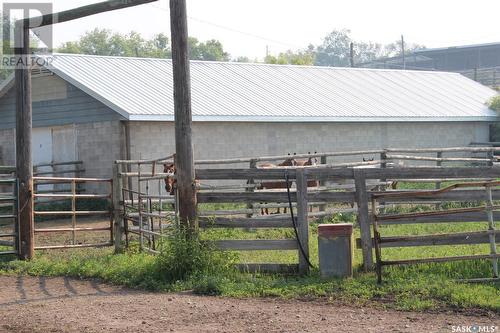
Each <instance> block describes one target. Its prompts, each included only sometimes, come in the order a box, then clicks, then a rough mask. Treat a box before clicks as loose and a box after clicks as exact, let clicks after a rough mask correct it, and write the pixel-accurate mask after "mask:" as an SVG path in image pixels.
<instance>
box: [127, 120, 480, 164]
mask: <svg viewBox="0 0 500 333" xmlns="http://www.w3.org/2000/svg"><path fill="white" fill-rule="evenodd" d="M130 136H131V156H132V158H133V159H136V158H137V159H139V158H143V159H147V158H156V157H161V156H166V155H169V154H171V153H172V152H174V151H175V143H174V125H173V123H171V122H169V123H165V122H132V123H131V126H130ZM488 136H489V124H488V123H479V122H477V123H474V122H469V123H465V122H442V123H432V122H426V123H231V122H226V123H220V122H213V123H212V122H204V123H200V122H197V123H194V125H193V145H194V151H195V159H224V158H234V157H251V156H263V155H283V154H287V153H289V152H290V153H293V152H296V153H307V152H314V151H318V152H334V151H349V150H366V149H380V148H389V147H392V148H395V147H396V148H418V147H421V148H427V147H456V146H467V145H469V144H470V143H471V142H472V141H487V140H488ZM366 157H370V156H366ZM355 158H357V157H355ZM359 158H361V157H359ZM347 160H350V161H352V160H353V157H347V158H335V160H330V161H329V162H330V163H332V162H345V161H347ZM238 167H240V166H238Z"/></svg>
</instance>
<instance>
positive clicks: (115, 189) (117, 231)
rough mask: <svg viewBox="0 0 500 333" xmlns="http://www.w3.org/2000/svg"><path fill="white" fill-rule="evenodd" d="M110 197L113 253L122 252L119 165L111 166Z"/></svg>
mask: <svg viewBox="0 0 500 333" xmlns="http://www.w3.org/2000/svg"><path fill="white" fill-rule="evenodd" d="M111 191H112V195H113V207H112V209H113V228H114V235H115V239H114V241H115V253H119V252H121V251H122V250H123V247H122V238H123V219H122V212H121V208H120V204H121V202H122V198H121V197H122V178H121V177H120V165H119V164H118V163H115V165H114V166H113V182H112V189H111Z"/></svg>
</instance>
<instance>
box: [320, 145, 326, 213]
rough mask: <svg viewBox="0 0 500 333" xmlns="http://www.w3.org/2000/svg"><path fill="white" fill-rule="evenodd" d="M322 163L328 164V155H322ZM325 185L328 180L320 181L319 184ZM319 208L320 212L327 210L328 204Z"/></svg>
mask: <svg viewBox="0 0 500 333" xmlns="http://www.w3.org/2000/svg"><path fill="white" fill-rule="evenodd" d="M320 163H321V164H323V165H326V163H327V161H326V155H323V156H321V160H320ZM325 185H326V181H323V180H320V181H319V186H325ZM318 209H319V211H320V212H324V211H326V205H319V207H318Z"/></svg>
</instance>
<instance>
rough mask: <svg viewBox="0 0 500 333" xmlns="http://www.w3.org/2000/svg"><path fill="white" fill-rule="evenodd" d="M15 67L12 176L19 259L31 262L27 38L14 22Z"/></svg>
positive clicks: (25, 31) (23, 27)
mask: <svg viewBox="0 0 500 333" xmlns="http://www.w3.org/2000/svg"><path fill="white" fill-rule="evenodd" d="M15 39H16V45H15V46H16V47H15V54H16V57H17V65H16V69H15V87H16V174H17V177H18V179H19V197H18V210H19V211H18V216H19V218H18V221H19V222H18V223H19V229H18V230H19V258H20V259H25V260H26V259H31V258H32V257H33V255H34V251H35V250H34V248H35V244H34V238H35V234H34V222H33V197H32V191H33V161H32V157H31V124H32V121H31V70H30V67H29V66H30V62H31V59H30V58H29V54H30V36H29V28H28V24H26V22H25V21H18V22H16V25H15Z"/></svg>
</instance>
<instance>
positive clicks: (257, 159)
mask: <svg viewBox="0 0 500 333" xmlns="http://www.w3.org/2000/svg"><path fill="white" fill-rule="evenodd" d="M380 152H382V151H381V150H360V151H344V152H326V153H314V154H296V155H293V157H294V158H309V157H327V156H353V155H367V154H379V153H380ZM287 158H290V155H278V156H258V157H242V158H230V159H219V160H198V161H196V162H195V164H200V165H203V164H205V165H208V164H236V163H249V162H251V161H252V160H254V161H255V162H264V161H265V162H269V161H278V160H286V159H287ZM322 164H324V163H322Z"/></svg>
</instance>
